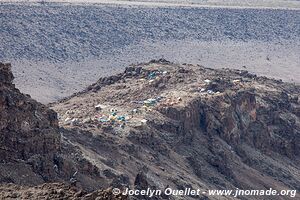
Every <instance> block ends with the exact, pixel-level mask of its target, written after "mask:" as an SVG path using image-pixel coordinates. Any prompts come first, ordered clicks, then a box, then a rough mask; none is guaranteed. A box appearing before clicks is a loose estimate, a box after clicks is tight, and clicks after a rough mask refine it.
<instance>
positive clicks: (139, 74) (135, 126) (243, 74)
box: [0, 59, 300, 199]
mask: <svg viewBox="0 0 300 200" xmlns="http://www.w3.org/2000/svg"><path fill="white" fill-rule="evenodd" d="M1 74H2V73H1ZM5 77H9V76H5ZM0 78H1V79H3V78H2V76H0ZM3 82H4V83H5V82H6V81H3ZM1 91H2V90H1ZM299 95H300V87H299V86H297V85H295V84H289V83H284V82H282V81H280V80H275V79H268V78H266V77H257V76H256V75H254V74H251V73H249V72H247V71H242V70H230V69H221V70H214V69H209V68H205V67H203V66H199V65H198V66H194V65H189V64H182V65H179V64H174V63H170V62H168V61H166V60H163V59H160V60H153V61H151V62H149V63H140V64H138V65H134V66H130V67H128V68H126V70H125V71H124V73H120V74H117V75H114V76H111V77H103V78H100V79H99V81H98V82H96V83H95V84H93V85H91V86H89V87H88V88H86V89H85V90H84V91H83V92H80V93H77V94H74V95H73V96H71V97H69V98H66V99H63V100H61V101H60V102H57V103H54V104H51V105H50V106H51V108H52V109H53V110H55V111H56V112H57V113H58V125H59V128H58V126H57V120H56V118H55V120H54V121H56V124H55V123H54V125H53V129H54V130H58V129H59V133H60V135H61V142H60V143H59V145H60V151H59V152H60V154H59V155H60V156H59V158H60V164H58V167H59V169H60V171H61V176H60V179H58V180H57V181H64V182H69V181H70V180H69V178H70V177H71V178H73V179H72V181H73V182H72V184H73V187H74V188H82V189H83V190H88V191H91V190H94V189H97V188H109V187H110V188H113V187H118V188H120V189H121V190H122V189H124V188H126V187H130V188H148V187H150V188H156V189H164V188H165V187H171V188H174V189H183V188H187V187H188V188H194V189H201V190H202V191H207V190H209V189H235V188H237V187H238V188H240V189H268V188H274V189H277V190H281V189H293V190H298V191H299V189H300V188H299V185H300V182H299V180H300V177H299V174H300V168H299V166H300V159H299V158H300V156H299V154H300V146H299V144H300V123H299V114H300V112H299V111H300V104H299V99H298V98H299ZM19 110H20V109H19ZM48 112H50V111H48ZM1 114H2V113H1ZM67 166H68V167H67ZM74 166H75V167H74ZM70 169H72V170H70ZM67 172H69V174H68V175H64V174H67ZM74 174H75V175H74ZM67 177H68V178H67ZM46 181H47V180H46ZM54 181H55V180H54ZM1 182H3V181H1ZM8 182H9V181H8ZM52 182H53V181H52ZM13 187H17V186H13ZM36 187H37V188H39V187H42V186H36ZM52 187H53V188H57V187H64V186H57V185H55V184H54V185H51V184H49V185H47V186H46V187H45V188H47V189H45V191H48V192H45V195H44V196H49V195H50V193H49V191H50V190H51V189H50V188H52ZM16 190H17V191H20V189H16ZM26 190H36V189H34V188H26ZM74 190H75V189H74ZM66 191H69V192H66V193H68V194H70V196H69V197H66V198H71V196H72V197H73V198H75V196H74V194H75V193H76V192H72V191H73V189H66ZM76 191H77V190H76ZM77 192H78V191H77ZM22 194H23V193H22ZM22 194H20V195H22ZM0 195H2V194H1V193H0ZM84 195H86V194H84V193H83V194H82V196H81V197H82V198H83V197H84ZM297 197H299V196H297ZM124 198H125V197H124ZM131 198H133V197H131ZM137 198H138V199H147V198H146V197H144V196H143V197H137ZM155 198H158V199H178V198H179V197H176V196H171V197H170V196H168V197H165V196H158V197H155ZM192 198H193V197H191V199H192ZM199 198H200V199H220V198H222V199H232V197H225V196H224V197H218V196H207V195H205V194H202V195H201V196H200V197H199ZM100 199H101V198H100ZM186 199H189V197H186ZM244 199H257V197H251V196H250V197H249V196H248V197H244ZM274 199H288V197H287V196H275V197H274Z"/></svg>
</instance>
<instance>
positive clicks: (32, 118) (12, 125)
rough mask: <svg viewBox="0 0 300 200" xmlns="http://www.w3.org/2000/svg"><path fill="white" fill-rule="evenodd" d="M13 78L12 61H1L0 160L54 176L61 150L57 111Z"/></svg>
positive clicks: (46, 176)
mask: <svg viewBox="0 0 300 200" xmlns="http://www.w3.org/2000/svg"><path fill="white" fill-rule="evenodd" d="M12 81H13V75H12V72H11V66H10V64H2V63H0V119H1V121H0V158H1V160H0V163H1V164H4V163H11V162H17V161H18V162H19V163H20V162H23V163H27V164H29V165H31V166H32V167H33V170H34V171H35V172H36V173H38V174H43V178H44V179H45V180H48V179H51V177H52V178H53V177H54V176H55V175H54V170H53V166H54V165H55V158H56V155H57V154H58V152H59V151H60V134H59V132H58V120H57V114H56V113H55V112H54V111H52V110H50V109H49V108H46V106H44V105H42V104H40V103H38V102H36V101H35V100H33V99H31V98H30V97H29V96H26V95H24V94H21V93H20V92H19V90H18V89H16V88H15V86H14V85H13V84H12ZM1 171H2V170H1ZM2 173H5V172H1V173H0V174H2ZM2 178H3V179H5V175H4V174H3V177H2V176H1V175H0V181H1V179H2Z"/></svg>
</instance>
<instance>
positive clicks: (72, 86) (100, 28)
mask: <svg viewBox="0 0 300 200" xmlns="http://www.w3.org/2000/svg"><path fill="white" fill-rule="evenodd" d="M299 21H300V10H278V9H225V8H180V7H168V8H164V7H141V6H124V5H123V6H118V5H105V6H104V5H61V4H54V3H45V4H25V3H24V4H6V3H1V4H0V25H1V29H0V38H1V44H0V61H5V62H12V63H13V65H14V73H15V75H16V84H17V86H18V87H20V88H21V90H22V91H23V92H25V93H29V94H31V95H32V96H33V97H34V98H36V99H38V100H39V101H42V102H49V101H54V100H57V99H59V98H61V97H64V96H66V95H70V94H71V93H73V92H75V91H77V90H81V89H82V88H84V87H85V86H87V85H89V84H91V83H93V82H95V81H96V80H97V79H98V78H99V77H100V76H104V75H107V74H110V73H114V72H116V71H120V70H123V68H124V67H125V66H127V65H128V64H130V63H136V62H143V61H149V60H150V59H152V58H159V57H164V58H166V59H168V60H170V61H174V62H181V63H182V62H188V63H199V64H203V65H205V66H207V67H213V68H221V67H232V68H244V69H245V68H247V69H248V70H249V71H254V72H256V73H259V74H262V75H268V76H273V77H276V78H282V79H283V80H286V81H292V82H298V83H299V82H300V81H299V80H300V77H299V75H298V74H300V58H299V55H298V54H299V52H300V47H299V46H300V45H299V44H300V24H299Z"/></svg>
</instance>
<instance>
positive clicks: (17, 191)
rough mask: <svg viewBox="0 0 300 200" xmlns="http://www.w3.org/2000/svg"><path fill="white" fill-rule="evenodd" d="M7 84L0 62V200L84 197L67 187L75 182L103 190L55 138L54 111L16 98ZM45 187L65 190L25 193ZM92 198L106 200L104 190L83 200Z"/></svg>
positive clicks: (89, 168)
mask: <svg viewBox="0 0 300 200" xmlns="http://www.w3.org/2000/svg"><path fill="white" fill-rule="evenodd" d="M12 81H13V74H12V72H11V65H10V64H3V63H0V119H1V120H0V158H1V160H0V184H1V186H0V199H11V198H17V199H37V198H43V197H44V198H46V197H48V198H52V197H53V198H61V197H65V198H66V197H68V196H74V195H75V193H76V195H77V196H78V197H82V198H83V197H84V196H85V195H88V194H87V193H86V192H85V191H84V190H83V191H81V192H79V191H78V189H77V190H76V188H72V187H71V186H69V185H73V186H74V184H75V183H76V184H77V185H78V186H80V185H83V186H82V187H84V188H85V189H86V190H96V189H98V188H104V187H105V185H103V184H102V181H101V177H100V176H99V174H98V172H97V170H98V169H97V168H96V167H95V166H94V165H92V164H91V163H90V162H88V161H87V160H86V159H84V158H83V157H82V156H81V152H80V151H78V150H77V149H76V148H74V147H73V146H72V145H71V144H69V143H67V142H64V138H61V133H60V131H59V126H58V119H57V114H56V112H54V111H53V110H50V109H49V108H48V107H46V106H45V105H42V104H40V103H38V102H36V101H35V100H33V99H31V98H30V97H29V96H28V95H24V94H21V93H20V91H19V90H18V89H16V88H15V86H14V84H13V83H12ZM77 173H80V176H76V174H77ZM45 182H64V183H65V185H64V184H54V185H51V184H49V185H42V186H37V187H34V188H31V189H28V188H29V186H34V185H38V184H42V183H45ZM7 184H9V185H7ZM12 184H17V185H22V186H17V185H12ZM55 189H57V190H58V189H60V190H61V192H59V191H56V190H55ZM78 192H79V193H78ZM95 194H99V196H100V197H105V196H111V192H109V190H107V191H95V192H94V193H92V194H89V195H92V196H93V195H94V196H95ZM45 196H46V197H45ZM87 197H89V196H87Z"/></svg>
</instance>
